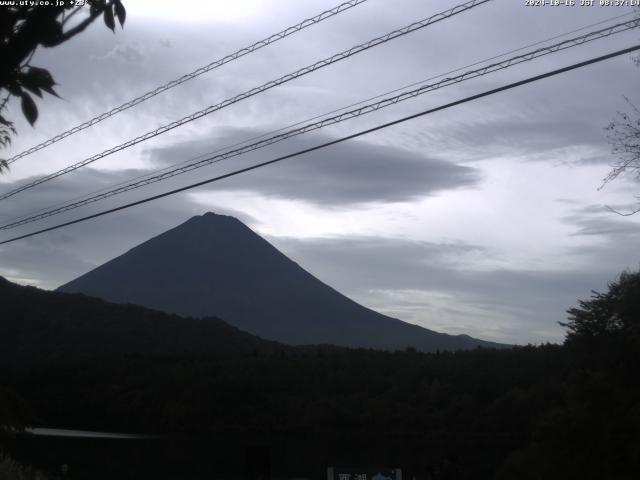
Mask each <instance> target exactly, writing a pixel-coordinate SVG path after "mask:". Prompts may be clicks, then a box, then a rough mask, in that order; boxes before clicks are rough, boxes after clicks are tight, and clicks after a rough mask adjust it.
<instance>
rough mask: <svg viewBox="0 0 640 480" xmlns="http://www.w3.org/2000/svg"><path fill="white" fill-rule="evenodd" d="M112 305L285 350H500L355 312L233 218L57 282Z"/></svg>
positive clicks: (176, 233) (193, 223) (210, 221)
mask: <svg viewBox="0 0 640 480" xmlns="http://www.w3.org/2000/svg"><path fill="white" fill-rule="evenodd" d="M59 290H60V291H62V292H70V293H83V294H85V295H89V296H94V297H99V298H102V299H104V300H108V301H110V302H115V303H132V304H137V305H142V306H145V307H150V308H154V309H157V310H162V311H165V312H169V313H175V314H178V315H182V316H193V317H207V316H215V317H218V318H222V319H224V320H225V321H227V322H228V323H230V324H232V325H234V326H236V327H238V328H240V329H242V330H245V331H247V332H250V333H252V334H254V335H258V336H260V337H263V338H266V339H269V340H277V341H280V342H284V343H288V344H292V345H305V344H334V345H341V346H350V347H368V348H380V349H390V350H395V349H404V348H406V347H408V346H413V347H415V348H416V349H418V350H422V351H435V350H438V349H439V350H457V349H468V348H474V347H476V346H499V345H498V344H493V343H491V342H484V341H482V340H477V339H474V338H471V337H469V336H467V335H457V336H453V335H446V334H442V333H437V332H434V331H431V330H427V329H425V328H422V327H418V326H416V325H411V324H408V323H405V322H402V321H400V320H397V319H395V318H391V317H388V316H386V315H382V314H380V313H377V312H375V311H373V310H370V309H368V308H365V307H363V306H362V305H359V304H357V303H356V302H354V301H352V300H350V299H349V298H347V297H345V296H344V295H342V294H341V293H339V292H337V291H336V290H334V289H333V288H331V287H329V286H328V285H326V284H324V283H323V282H321V281H320V280H318V279H317V278H315V277H314V276H313V275H311V274H310V273H308V272H307V271H305V270H304V269H303V268H301V267H300V266H299V265H298V264H297V263H295V262H293V261H291V260H290V259H289V258H287V257H286V256H285V255H283V254H282V253H280V252H279V251H278V250H277V249H276V248H275V247H273V246H272V245H271V244H270V243H268V242H267V241H266V240H264V239H263V238H261V237H260V236H259V235H257V234H256V233H254V232H253V231H252V230H251V229H249V228H248V227H247V226H246V225H244V224H243V223H242V222H240V221H239V220H237V219H236V218H234V217H229V216H224V215H216V214H214V213H206V214H204V215H202V216H196V217H193V218H191V219H189V220H188V221H187V222H185V223H183V224H182V225H179V226H177V227H175V228H173V229H171V230H168V231H167V232H165V233H162V234H161V235H158V236H157V237H154V238H152V239H150V240H148V241H146V242H144V243H142V244H140V245H138V246H137V247H135V248H133V249H131V250H129V251H128V252H127V253H125V254H124V255H121V256H119V257H117V258H115V259H113V260H111V261H109V262H107V263H105V264H104V265H102V266H100V267H97V268H96V269H94V270H92V271H90V272H88V273H87V274H85V275H82V276H81V277H79V278H77V279H75V280H73V281H71V282H69V283H67V284H65V285H63V286H61V287H60V288H59Z"/></svg>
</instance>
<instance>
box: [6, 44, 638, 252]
mask: <svg viewBox="0 0 640 480" xmlns="http://www.w3.org/2000/svg"><path fill="white" fill-rule="evenodd" d="M637 50H640V45H635V46H633V47H629V48H625V49H623V50H618V51H616V52H613V53H609V54H607V55H602V56H600V57H595V58H592V59H590V60H586V61H584V62H579V63H574V64H573V65H569V66H567V67H563V68H560V69H557V70H552V71H550V72H547V73H543V74H540V75H536V76H534V77H529V78H527V79H525V80H520V81H518V82H514V83H510V84H507V85H503V86H502V87H498V88H494V89H492V90H487V91H485V92H482V93H479V94H476V95H472V96H470V97H466V98H463V99H461V100H456V101H455V102H451V103H447V104H445V105H441V106H439V107H436V108H431V109H429V110H424V111H422V112H419V113H415V114H413V115H409V116H406V117H402V118H400V119H397V120H394V121H392V122H388V123H384V124H382V125H378V126H376V127H372V128H369V129H366V130H362V131H360V132H357V133H354V134H352V135H348V136H346V137H342V138H338V139H336V140H332V141H329V142H325V143H323V144H320V145H316V146H314V147H310V148H305V149H303V150H299V151H297V152H294V153H290V154H288V155H283V156H281V157H277V158H274V159H272V160H268V161H265V162H261V163H257V164H255V165H252V166H250V167H245V168H241V169H238V170H235V171H233V172H230V173H226V174H224V175H219V176H216V177H213V178H209V179H207V180H202V181H200V182H196V183H192V184H190V185H187V186H184V187H180V188H176V189H174V190H170V191H168V192H164V193H161V194H158V195H153V196H151V197H147V198H144V199H142V200H137V201H135V202H131V203H128V204H125V205H121V206H119V207H115V208H111V209H108V210H103V211H102V212H98V213H94V214H92V215H87V216H85V217H81V218H78V219H76V220H71V221H69V222H65V223H60V224H58V225H54V226H52V227H48V228H43V229H42V230H37V231H35V232H31V233H27V234H25V235H20V236H18V237H14V238H10V239H8V240H3V241H1V242H0V245H4V244H7V243H11V242H15V241H17V240H22V239H25V238H29V237H33V236H35V235H40V234H42V233H46V232H50V231H53V230H57V229H60V228H63V227H67V226H70V225H74V224H76V223H81V222H84V221H87V220H91V219H93V218H98V217H101V216H104V215H107V214H109V213H114V212H118V211H120V210H125V209H127V208H131V207H134V206H137V205H142V204H144V203H148V202H151V201H154V200H159V199H161V198H164V197H168V196H170V195H175V194H176V193H180V192H184V191H186V190H190V189H192V188H196V187H200V186H202V185H207V184H209V183H213V182H217V181H219V180H223V179H225V178H229V177H233V176H235V175H239V174H242V173H246V172H249V171H251V170H256V169H258V168H261V167H265V166H267V165H271V164H274V163H277V162H281V161H283V160H286V159H289V158H293V157H297V156H300V155H303V154H305V153H310V152H313V151H316V150H320V149H323V148H326V147H329V146H331V145H336V144H338V143H342V142H345V141H347V140H351V139H354V138H357V137H361V136H363V135H367V134H369V133H372V132H376V131H378V130H382V129H384V128H388V127H391V126H393V125H398V124H400V123H404V122H406V121H409V120H413V119H415V118H419V117H423V116H425V115H429V114H431V113H435V112H439V111H441V110H445V109H448V108H451V107H455V106H457V105H462V104H464V103H468V102H471V101H474V100H478V99H480V98H483V97H487V96H490V95H494V94H496V93H500V92H503V91H506V90H510V89H513V88H516V87H520V86H522V85H527V84H529V83H533V82H537V81H540V80H543V79H545V78H549V77H552V76H555V75H559V74H562V73H566V72H568V71H571V70H576V69H578V68H582V67H585V66H587V65H592V64H594V63H598V62H602V61H604V60H608V59H611V58H614V57H618V56H620V55H625V54H628V53H632V52H635V51H637Z"/></svg>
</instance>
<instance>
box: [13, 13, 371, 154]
mask: <svg viewBox="0 0 640 480" xmlns="http://www.w3.org/2000/svg"><path fill="white" fill-rule="evenodd" d="M366 1H367V0H350V1H348V2H344V3H341V4H340V5H338V6H336V7H333V8H331V9H329V10H325V11H324V12H322V13H319V14H318V15H315V16H314V17H311V18H307V19H306V20H303V21H302V22H300V23H298V24H296V25H292V26H291V27H287V28H285V29H284V30H282V31H280V32H278V33H274V34H273V35H270V36H269V37H267V38H264V39H262V40H259V41H257V42H255V43H254V44H252V45H249V46H248V47H244V48H241V49H240V50H237V51H235V52H233V53H230V54H229V55H226V56H224V57H222V58H219V59H218V60H215V61H213V62H211V63H209V64H208V65H205V66H203V67H200V68H197V69H196V70H194V71H193V72H190V73H187V74H185V75H183V76H181V77H180V78H177V79H175V80H171V81H170V82H168V83H165V84H164V85H161V86H159V87H157V88H155V89H153V90H151V91H149V92H147V93H144V94H142V95H140V96H139V97H136V98H134V99H132V100H129V101H128V102H125V103H123V104H122V105H120V106H118V107H114V108H112V109H111V110H109V111H108V112H105V113H102V114H100V115H98V116H96V117H93V118H92V119H90V120H87V121H86V122H84V123H81V124H80V125H77V126H75V127H73V128H70V129H69V130H66V131H64V132H62V133H60V134H58V135H56V136H55V137H52V138H50V139H48V140H46V141H44V142H42V143H40V144H38V145H35V146H33V147H31V148H29V149H27V150H25V151H23V152H21V153H19V154H17V155H15V156H13V157H11V158H10V159H8V160H7V163H8V164H11V163H13V162H15V161H16V160H18V159H20V158H22V157H26V156H27V155H30V154H32V153H34V152H37V151H38V150H42V149H43V148H45V147H48V146H50V145H53V144H54V143H56V142H59V141H60V140H62V139H63V138H66V137H68V136H70V135H73V134H74V133H78V132H80V131H82V130H84V129H85V128H89V127H91V126H93V125H96V124H97V123H100V122H102V121H103V120H106V119H107V118H109V117H112V116H113V115H116V114H117V113H120V112H123V111H125V110H127V109H129V108H131V107H134V106H136V105H138V104H140V103H142V102H144V101H146V100H149V99H150V98H152V97H155V96H156V95H158V94H160V93H163V92H166V91H167V90H170V89H172V88H173V87H177V86H178V85H181V84H183V83H185V82H188V81H189V80H192V79H194V78H196V77H198V76H200V75H202V74H204V73H207V72H210V71H211V70H214V69H216V68H218V67H221V66H223V65H225V64H227V63H229V62H232V61H234V60H237V59H238V58H240V57H243V56H245V55H248V54H250V53H253V52H255V51H257V50H260V49H261V48H264V47H266V46H267V45H271V44H272V43H275V42H277V41H279V40H282V39H283V38H286V37H288V36H289V35H293V34H294V33H297V32H299V31H301V30H304V29H305V28H307V27H310V26H312V25H315V24H317V23H320V22H322V21H323V20H326V19H328V18H331V17H333V16H335V15H338V14H339V13H342V12H344V11H346V10H349V9H351V8H353V7H355V6H357V5H360V4H361V3H364V2H366Z"/></svg>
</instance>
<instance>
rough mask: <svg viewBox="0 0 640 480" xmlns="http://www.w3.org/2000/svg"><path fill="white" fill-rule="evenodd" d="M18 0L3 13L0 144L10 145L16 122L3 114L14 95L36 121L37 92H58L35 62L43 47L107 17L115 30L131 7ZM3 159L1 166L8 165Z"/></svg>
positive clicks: (91, 0)
mask: <svg viewBox="0 0 640 480" xmlns="http://www.w3.org/2000/svg"><path fill="white" fill-rule="evenodd" d="M40 3H42V2H15V5H5V6H3V7H2V15H0V94H1V95H2V97H3V100H2V102H0V145H2V146H7V145H8V144H9V143H10V142H11V135H13V134H15V133H16V130H15V128H14V126H13V122H12V121H10V120H9V119H7V118H5V117H4V116H3V115H2V111H3V110H4V108H5V106H6V103H7V101H8V100H9V98H10V97H11V96H13V97H16V98H19V99H20V105H21V107H22V113H23V114H24V116H25V118H26V119H27V121H28V122H29V123H30V124H31V125H33V124H34V123H35V122H36V120H37V119H38V107H37V106H36V102H35V101H34V99H33V97H32V95H35V96H37V97H42V93H43V92H46V93H48V94H50V95H55V96H57V94H56V92H55V90H54V89H53V87H54V86H55V84H56V83H55V81H54V79H53V77H52V76H51V74H50V73H49V72H48V71H47V70H45V69H44V68H38V67H34V66H31V65H30V64H29V62H30V61H31V57H32V56H33V54H34V52H35V51H36V49H37V48H38V47H45V48H51V47H56V46H58V45H60V44H62V43H64V42H66V41H67V40H69V39H71V38H73V37H75V36H76V35H78V34H79V33H81V32H83V31H84V30H85V29H86V28H87V27H88V26H89V25H90V24H92V23H93V22H94V21H95V20H96V19H97V18H99V17H100V16H102V18H103V20H104V23H105V25H106V26H107V27H108V28H110V29H111V30H115V21H114V16H115V18H117V19H118V21H119V23H120V25H121V26H122V25H124V21H125V17H126V12H125V9H124V6H123V5H122V3H121V0H86V2H81V3H82V4H81V5H80V2H72V1H67V2H57V3H59V4H58V5H55V4H54V3H56V2H46V3H48V5H40ZM6 167H7V165H6V162H4V161H3V160H0V171H2V169H3V168H6Z"/></svg>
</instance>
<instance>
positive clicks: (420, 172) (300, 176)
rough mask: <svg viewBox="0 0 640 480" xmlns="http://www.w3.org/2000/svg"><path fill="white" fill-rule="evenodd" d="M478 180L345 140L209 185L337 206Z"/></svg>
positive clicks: (199, 147) (275, 151)
mask: <svg viewBox="0 0 640 480" xmlns="http://www.w3.org/2000/svg"><path fill="white" fill-rule="evenodd" d="M261 133H263V132H256V131H242V132H241V131H229V132H228V133H225V134H223V135H222V136H221V137H219V138H220V141H219V142H216V143H206V142H193V143H183V144H180V145H176V146H171V147H168V148H164V149H155V150H152V151H151V152H150V153H151V158H152V159H153V160H154V161H156V162H157V163H158V164H160V165H166V164H168V163H169V162H175V161H176V159H177V158H192V157H195V156H196V155H198V154H202V153H203V152H207V151H212V150H215V149H216V148H219V146H220V145H230V144H234V143H236V142H238V141H240V140H241V139H245V138H252V137H254V136H257V135H259V134H261ZM329 140H332V138H330V137H326V136H316V137H315V139H314V140H310V139H306V138H305V139H303V138H295V139H291V140H289V141H287V142H283V143H281V144H277V145H276V146H275V147H274V148H271V149H269V150H268V152H269V153H268V154H262V155H260V156H259V157H258V160H260V161H263V160H267V159H271V158H276V157H278V156H281V155H284V154H287V153H290V152H295V151H298V150H302V149H306V148H309V147H312V146H315V145H318V144H321V143H323V142H326V141H329ZM265 157H266V158H265ZM258 160H256V161H258ZM479 180H480V176H479V173H478V171H477V170H476V169H474V168H471V167H466V166H461V165H455V164H453V163H451V162H447V161H445V160H441V159H437V158H433V157H428V156H423V155H420V154H418V153H413V152H410V151H406V150H402V149H399V148H391V147H383V146H378V145H373V144H370V143H365V142H358V141H351V142H348V143H343V144H338V145H335V146H331V147H328V148H326V149H322V150H319V151H315V152H311V153H308V154H305V155H303V156H301V157H297V158H292V159H289V160H285V161H284V162H282V163H280V164H275V165H270V166H268V167H265V168H261V169H259V170H257V171H255V172H251V173H250V174H243V175H241V176H238V177H233V178H230V179H228V180H225V181H223V182H220V183H218V184H216V186H215V189H216V190H245V191H252V192H255V193H258V194H260V195H264V196H267V197H274V198H283V199H292V200H303V201H306V202H311V203H317V204H322V205H325V206H333V207H339V206H345V205H349V204H360V203H368V202H399V201H409V200H414V199H417V198H420V197H424V196H430V195H434V194H436V193H438V192H440V191H443V190H450V189H456V188H463V187H467V188H468V187H473V186H475V185H476V184H477V183H478V182H479Z"/></svg>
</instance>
